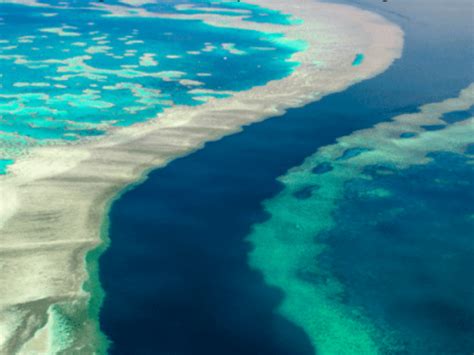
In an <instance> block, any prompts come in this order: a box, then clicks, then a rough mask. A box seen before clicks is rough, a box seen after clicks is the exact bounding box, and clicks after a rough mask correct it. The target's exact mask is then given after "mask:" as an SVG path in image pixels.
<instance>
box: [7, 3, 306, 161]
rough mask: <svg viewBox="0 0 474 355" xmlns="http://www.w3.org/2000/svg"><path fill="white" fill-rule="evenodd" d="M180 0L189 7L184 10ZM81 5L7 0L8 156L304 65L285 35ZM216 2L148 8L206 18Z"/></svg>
mask: <svg viewBox="0 0 474 355" xmlns="http://www.w3.org/2000/svg"><path fill="white" fill-rule="evenodd" d="M43 3H46V4H48V5H60V2H54V1H43ZM108 4H109V5H111V4H113V3H112V2H108ZM180 4H181V5H183V4H186V5H187V7H186V8H183V9H180V8H179V7H178V8H177V7H176V5H180ZM204 5H205V6H206V8H204V9H201V7H204ZM83 6H84V4H83V3H79V2H72V3H70V4H68V6H67V8H66V9H64V8H35V7H27V6H19V5H13V4H2V5H1V8H0V18H1V20H0V25H1V29H2V31H1V32H0V73H1V79H2V92H1V93H0V157H2V156H5V157H7V156H8V157H9V158H10V157H12V156H15V155H18V154H20V153H21V152H23V151H24V150H25V149H27V148H28V147H31V146H35V145H43V144H50V143H64V142H68V141H69V142H70V141H77V140H79V139H81V138H87V137H93V136H99V135H102V134H104V133H106V132H107V131H109V130H110V129H112V128H113V127H120V126H129V125H132V124H135V123H139V122H143V121H146V120H148V119H150V118H154V117H157V116H159V114H160V113H162V112H164V111H165V110H166V109H168V108H170V107H173V106H175V105H191V106H193V105H200V104H202V103H204V102H206V101H207V100H209V99H213V98H224V97H228V96H231V95H232V93H233V92H234V91H240V90H246V89H249V88H251V87H253V86H256V85H263V84H265V83H266V82H268V81H270V80H274V79H278V78H282V77H284V76H286V75H288V74H289V73H291V71H292V70H293V69H294V68H295V66H296V65H297V63H295V62H291V61H289V58H290V57H291V55H292V54H293V53H295V52H296V51H297V50H300V49H302V48H303V44H302V43H298V42H290V41H283V40H282V39H283V38H282V36H281V35H279V34H269V33H262V32H257V31H249V30H240V29H235V28H231V29H226V28H216V27H212V26H210V25H207V24H205V23H203V22H201V21H198V20H187V21H183V20H174V19H168V18H166V19H158V18H136V17H133V16H130V17H120V18H117V17H105V15H107V12H105V11H102V10H98V9H97V8H93V9H84V8H83ZM208 6H210V5H209V4H208V3H207V2H199V1H198V2H189V1H188V2H183V3H181V2H167V3H163V4H161V3H160V4H159V5H156V8H153V6H151V5H149V9H148V10H149V11H158V10H161V11H164V12H168V13H170V14H186V13H188V12H189V11H192V12H193V13H196V14H203V13H208V12H209V11H210V10H209V9H208V8H207V7H208ZM212 8H213V9H214V10H215V11H218V12H219V13H220V15H223V16H235V15H236V12H229V13H225V12H222V11H220V10H222V9H233V10H235V11H237V10H238V11H244V13H245V14H246V16H247V18H246V20H247V21H253V20H255V21H260V22H261V21H263V19H265V21H267V22H275V23H283V22H285V21H286V20H285V19H287V16H286V15H283V14H281V13H278V12H275V11H269V10H265V9H262V8H259V7H257V6H251V5H245V4H241V5H240V4H239V5H236V4H229V3H222V4H221V3H215V4H212ZM239 9H240V10H239ZM238 13H240V12H238ZM287 22H288V24H289V23H290V22H289V20H288V21H287ZM249 58H252V60H249Z"/></svg>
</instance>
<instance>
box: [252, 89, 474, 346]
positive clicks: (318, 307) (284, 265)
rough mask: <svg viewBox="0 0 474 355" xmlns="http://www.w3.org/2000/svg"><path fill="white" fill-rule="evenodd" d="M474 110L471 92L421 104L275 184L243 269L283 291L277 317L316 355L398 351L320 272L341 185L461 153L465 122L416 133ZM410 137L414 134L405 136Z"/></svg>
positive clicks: (473, 131) (470, 127) (470, 126)
mask: <svg viewBox="0 0 474 355" xmlns="http://www.w3.org/2000/svg"><path fill="white" fill-rule="evenodd" d="M473 103H474V85H471V86H470V87H468V88H467V89H465V90H463V91H462V92H461V94H460V95H459V97H457V98H454V99H449V100H445V101H443V102H440V103H434V104H428V105H424V106H422V107H421V108H420V110H419V112H417V113H413V114H405V115H401V116H397V117H395V118H393V120H392V121H390V122H384V123H380V124H378V125H376V126H375V127H373V128H371V129H366V130H362V131H356V132H354V133H353V134H351V135H349V136H346V137H343V138H340V139H339V140H338V143H336V144H334V145H331V146H327V147H323V148H321V149H320V150H318V151H317V152H316V153H315V154H314V155H312V156H310V157H309V158H307V159H306V161H305V162H304V163H303V164H302V165H301V166H299V167H296V168H294V169H292V170H290V171H289V173H288V174H287V175H285V176H283V177H281V178H280V179H279V180H280V181H281V182H282V183H283V184H284V186H285V188H284V189H283V191H282V192H281V193H280V194H279V195H277V196H276V197H275V198H273V199H271V200H268V201H266V202H265V204H264V206H265V210H266V212H267V213H268V214H269V215H270V217H269V219H268V220H267V221H266V222H264V223H261V224H258V225H255V226H254V230H253V232H252V234H251V235H250V236H249V238H248V240H249V241H250V242H251V244H252V245H253V247H254V249H253V251H252V252H251V253H250V257H249V263H250V265H251V266H252V267H254V268H255V269H257V270H260V271H261V273H262V274H263V276H264V278H265V281H266V282H267V283H268V284H269V285H272V286H275V287H278V288H280V289H281V290H282V291H283V292H284V294H285V298H284V301H283V302H282V304H281V305H280V307H279V312H280V313H281V314H282V315H284V316H285V317H287V318H288V319H289V320H291V321H293V322H294V323H295V324H297V325H299V326H300V327H302V328H303V329H304V330H305V331H306V333H307V334H308V335H309V336H310V338H311V341H312V344H313V346H314V347H315V349H316V350H317V353H318V354H374V353H378V352H380V351H382V352H383V351H399V350H403V344H399V343H398V342H397V339H396V337H393V336H392V334H391V332H390V331H387V330H385V329H384V330H382V329H379V328H378V327H377V326H376V325H375V324H373V323H372V322H371V320H370V319H369V318H368V317H367V316H366V315H364V313H363V311H362V310H361V309H358V308H357V307H353V306H350V305H347V304H346V303H345V301H344V297H345V290H344V286H343V284H342V283H341V282H340V280H339V279H338V278H337V277H336V276H335V275H334V274H333V272H332V271H331V269H330V268H327V267H324V266H323V265H324V263H323V260H324V255H325V252H326V251H327V248H328V243H327V241H326V240H325V238H327V234H326V233H325V232H327V231H329V230H331V229H333V228H334V227H335V221H334V218H333V213H334V211H335V209H336V208H337V206H338V204H339V203H340V201H341V199H342V198H343V197H344V192H345V187H346V185H347V183H348V182H350V181H353V180H354V179H370V176H368V175H367V173H366V172H365V169H367V168H368V167H372V168H375V167H377V170H379V171H380V172H381V174H390V173H391V171H392V170H393V169H406V168H408V167H410V166H413V165H418V164H427V163H429V162H431V161H432V158H431V157H430V156H429V155H428V153H430V152H434V151H449V152H454V153H458V154H463V153H464V152H465V151H466V149H467V147H468V146H469V144H472V143H473V142H474V118H473V117H472V116H471V117H469V118H467V119H465V120H463V121H459V122H456V123H453V124H446V125H445V126H443V127H444V128H442V129H439V130H432V131H429V130H425V129H423V127H422V126H426V125H436V124H443V123H444V122H443V121H441V118H442V117H443V116H445V115H447V114H448V113H450V112H456V111H463V110H467V109H468V108H470V107H471V106H472V104H473ZM409 132H410V133H412V132H416V133H417V135H416V136H412V135H406V133H409ZM404 134H405V136H403V135H404ZM471 158H472V157H471ZM315 186H317V189H315V188H314V187H315ZM308 189H310V193H308ZM302 191H305V192H306V193H303V194H302ZM367 194H369V195H371V196H373V197H374V198H385V197H388V196H390V191H388V190H386V189H383V188H374V190H373V191H367ZM301 197H304V198H301Z"/></svg>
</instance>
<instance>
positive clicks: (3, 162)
mask: <svg viewBox="0 0 474 355" xmlns="http://www.w3.org/2000/svg"><path fill="white" fill-rule="evenodd" d="M11 164H13V160H12V159H0V175H5V174H6V173H7V170H8V166H9V165H11Z"/></svg>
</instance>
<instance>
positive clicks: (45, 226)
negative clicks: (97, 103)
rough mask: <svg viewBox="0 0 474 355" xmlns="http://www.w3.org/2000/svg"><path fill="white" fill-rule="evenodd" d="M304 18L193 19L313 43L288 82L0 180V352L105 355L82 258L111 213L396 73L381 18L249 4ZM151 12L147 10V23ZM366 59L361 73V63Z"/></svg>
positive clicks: (391, 36)
mask: <svg viewBox="0 0 474 355" xmlns="http://www.w3.org/2000/svg"><path fill="white" fill-rule="evenodd" d="M247 2H249V3H253V4H257V5H260V6H263V7H267V8H272V9H275V10H280V11H282V12H286V13H291V14H292V15H294V16H295V17H297V18H300V19H302V20H303V23H301V24H298V25H293V26H280V25H269V24H263V23H262V24H257V23H252V22H248V21H242V19H241V18H239V17H236V18H233V19H232V20H229V19H228V18H226V20H225V21H226V22H225V23H224V22H223V21H222V18H221V17H220V16H218V15H212V14H210V15H207V14H206V15H190V16H188V17H190V18H200V19H203V20H205V21H207V22H209V23H212V24H214V25H220V26H233V27H240V28H249V29H257V30H260V31H265V32H279V33H284V34H285V36H286V37H287V38H289V39H297V40H304V41H306V42H307V43H308V48H307V49H306V50H305V51H304V52H299V53H297V54H296V55H295V56H294V58H293V60H296V61H298V62H300V63H301V65H300V66H299V67H298V68H297V69H296V70H295V71H294V72H293V73H292V74H291V75H290V76H288V77H287V78H285V79H282V80H278V81H272V82H270V83H268V84H267V85H265V86H260V87H255V88H253V89H251V90H248V91H242V92H237V93H235V94H234V95H233V96H232V97H229V98H225V99H219V100H210V101H209V102H207V103H205V104H203V105H201V106H198V107H186V106H175V107H173V108H172V109H169V110H167V111H165V112H164V113H163V114H161V115H160V116H159V118H157V119H153V120H150V121H148V122H146V123H142V124H137V125H135V126H132V127H127V128H120V129H116V130H114V131H112V132H110V133H109V134H108V135H107V136H105V137H102V138H100V139H91V140H87V141H84V142H81V143H79V144H75V145H66V146H54V147H40V148H35V149H33V150H31V151H30V152H29V153H28V155H27V156H24V157H21V158H19V159H18V160H17V161H16V163H15V164H14V165H13V166H12V167H11V169H10V173H9V174H8V175H6V176H2V177H0V182H1V183H0V195H1V201H2V202H1V204H0V228H1V229H0V233H1V238H2V244H1V247H0V260H1V270H2V272H1V274H0V284H1V285H2V297H1V299H0V352H1V353H17V352H18V353H35V352H37V353H46V352H52V353H56V352H61V351H65V352H68V353H71V351H73V352H74V351H80V352H81V353H95V352H101V348H100V344H101V338H100V332H99V329H98V325H97V320H96V319H94V317H93V315H91V313H90V312H89V308H88V306H89V300H90V298H91V295H90V293H89V292H87V291H85V290H84V288H83V285H84V283H85V282H86V281H87V280H88V278H89V275H88V273H87V269H86V263H85V255H86V254H87V252H88V251H90V250H92V249H94V248H96V247H97V246H98V245H100V244H101V225H102V223H103V220H104V216H105V214H106V211H107V206H108V204H109V203H110V201H111V199H112V198H114V196H117V194H118V193H119V192H120V191H122V190H123V189H124V188H125V187H126V186H129V185H130V184H132V183H134V182H136V181H137V180H139V179H141V178H142V177H143V176H144V175H145V174H146V172H147V171H149V170H150V169H152V168H156V167H162V166H164V165H166V164H167V163H168V162H169V161H171V160H173V159H175V158H177V157H180V156H183V155H186V154H189V153H191V152H193V151H195V150H197V149H200V148H202V147H203V145H204V144H205V143H206V142H209V141H213V140H217V139H219V138H221V137H223V136H225V135H228V134H232V133H235V132H238V131H239V130H241V129H242V127H243V126H245V125H248V124H250V123H252V122H257V121H261V120H263V119H265V118H268V117H272V116H277V115H282V114H283V113H284V110H285V109H287V108H292V107H298V106H302V105H304V104H306V103H308V102H311V101H315V100H318V99H320V98H321V97H323V96H324V95H327V94H330V93H333V92H337V91H341V90H344V89H345V88H347V87H348V86H350V85H352V84H354V83H356V82H359V81H361V80H364V79H368V78H370V77H373V76H375V75H377V74H378V73H380V72H382V71H384V70H385V69H387V68H388V67H389V66H390V64H391V63H392V62H393V60H395V59H396V58H398V57H399V56H400V54H401V49H402V46H403V34H402V31H401V30H400V29H399V28H398V27H397V26H396V25H394V24H391V23H389V22H387V21H386V20H384V19H383V18H382V17H380V16H379V15H376V14H374V13H371V12H367V11H363V10H360V9H357V8H354V7H350V6H345V5H335V4H327V3H321V2H316V1H313V0H299V1H298V2H294V1H289V0H249V1H247ZM146 15H147V14H144V16H146ZM358 53H363V54H364V61H363V63H361V64H360V65H359V66H357V67H354V66H352V62H353V60H354V58H355V56H356V55H357V54H358Z"/></svg>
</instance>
